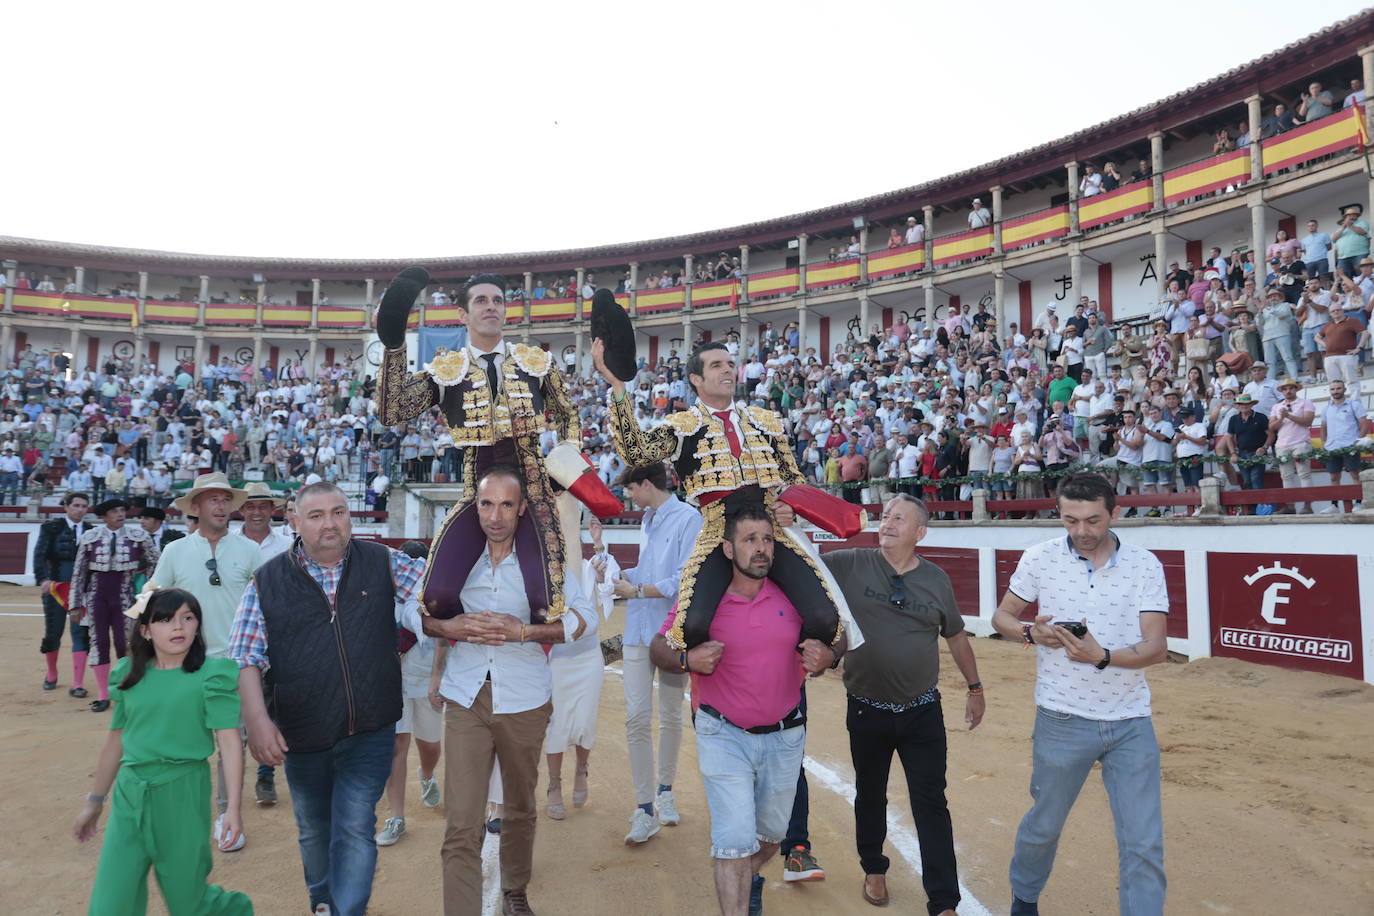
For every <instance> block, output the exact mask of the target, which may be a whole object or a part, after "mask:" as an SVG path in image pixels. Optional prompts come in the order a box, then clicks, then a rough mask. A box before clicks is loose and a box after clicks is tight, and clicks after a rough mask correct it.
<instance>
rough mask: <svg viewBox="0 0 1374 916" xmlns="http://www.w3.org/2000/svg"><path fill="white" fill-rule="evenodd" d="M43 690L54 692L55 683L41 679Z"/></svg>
mask: <svg viewBox="0 0 1374 916" xmlns="http://www.w3.org/2000/svg"><path fill="white" fill-rule="evenodd" d="M43 689H44V690H56V689H57V681H55V680H53V681H50V680H48V679H47V678H44V679H43Z"/></svg>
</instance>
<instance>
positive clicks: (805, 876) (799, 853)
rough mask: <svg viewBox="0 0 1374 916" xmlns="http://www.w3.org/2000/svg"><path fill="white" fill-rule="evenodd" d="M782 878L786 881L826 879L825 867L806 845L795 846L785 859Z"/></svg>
mask: <svg viewBox="0 0 1374 916" xmlns="http://www.w3.org/2000/svg"><path fill="white" fill-rule="evenodd" d="M782 880H784V881H824V880H825V869H823V868H821V863H819V862H817V861H816V857H815V856H813V855H811V850H809V849H807V848H806V847H805V846H793V847H792V849H791V850H790V851H789V852H788V853H787V857H786V858H785V859H783V864H782Z"/></svg>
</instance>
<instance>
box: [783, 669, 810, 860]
mask: <svg viewBox="0 0 1374 916" xmlns="http://www.w3.org/2000/svg"><path fill="white" fill-rule="evenodd" d="M798 708H799V709H800V710H801V715H803V716H804V715H806V685H805V684H802V689H801V703H800V704H798ZM798 771H799V772H798V773H797V795H796V797H795V798H793V799H792V816H791V817H790V818H789V819H788V821H787V836H785V837H783V838H782V846H781V848H779V849H778V854H779V855H781V856H782V857H783V858H784V859H785V858H787V853H788V851H789V850H791V849H792V848H793V847H794V846H801V847H803V848H805V849H806V850H808V851H809V850H810V849H811V830H810V822H811V789H810V787H809V786H808V785H807V784H806V763H805V761H803V762H802V766H800V767H799V768H798Z"/></svg>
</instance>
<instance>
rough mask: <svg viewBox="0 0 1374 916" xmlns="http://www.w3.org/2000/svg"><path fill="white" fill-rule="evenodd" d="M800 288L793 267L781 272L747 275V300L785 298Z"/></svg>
mask: <svg viewBox="0 0 1374 916" xmlns="http://www.w3.org/2000/svg"><path fill="white" fill-rule="evenodd" d="M800 288H801V283H800V281H799V280H798V272H797V269H796V268H795V267H787V268H783V269H782V270H768V271H764V272H763V273H761V274H750V275H749V298H750V299H761V298H763V297H764V296H786V295H788V294H789V293H795V292H796V291H797V290H798V289H800Z"/></svg>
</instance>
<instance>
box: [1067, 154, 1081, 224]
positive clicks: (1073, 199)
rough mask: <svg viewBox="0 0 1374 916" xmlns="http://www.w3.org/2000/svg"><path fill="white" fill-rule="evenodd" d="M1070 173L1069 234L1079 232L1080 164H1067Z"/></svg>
mask: <svg viewBox="0 0 1374 916" xmlns="http://www.w3.org/2000/svg"><path fill="white" fill-rule="evenodd" d="M1064 168H1066V169H1067V170H1068V172H1069V232H1070V233H1077V232H1078V163H1077V162H1066V163H1064Z"/></svg>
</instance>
